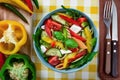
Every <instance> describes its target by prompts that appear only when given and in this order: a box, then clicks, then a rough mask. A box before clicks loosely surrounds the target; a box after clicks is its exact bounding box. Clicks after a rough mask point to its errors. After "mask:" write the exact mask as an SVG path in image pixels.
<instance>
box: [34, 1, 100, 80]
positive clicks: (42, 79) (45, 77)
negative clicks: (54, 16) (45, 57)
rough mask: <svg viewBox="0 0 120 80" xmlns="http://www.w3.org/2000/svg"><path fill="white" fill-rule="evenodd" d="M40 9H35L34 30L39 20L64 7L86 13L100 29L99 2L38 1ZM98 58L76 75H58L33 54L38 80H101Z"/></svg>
mask: <svg viewBox="0 0 120 80" xmlns="http://www.w3.org/2000/svg"><path fill="white" fill-rule="evenodd" d="M38 1H39V6H40V8H39V9H36V8H34V12H35V14H34V16H33V25H34V28H35V26H36V25H37V23H38V22H39V20H40V19H41V18H42V17H43V16H44V15H46V14H48V13H49V12H51V11H53V10H55V9H58V8H61V5H64V6H65V7H68V8H74V9H77V10H80V11H82V12H84V13H85V14H86V15H88V16H89V17H90V18H91V19H92V21H93V22H94V24H95V26H96V27H97V29H98V27H99V0H38ZM97 59H98V56H97V55H96V56H95V57H94V59H93V60H92V62H91V63H90V64H89V65H88V66H87V67H85V68H84V69H82V70H79V71H77V72H74V73H68V74H65V73H64V74H63V73H58V72H55V71H52V70H51V69H49V68H47V67H46V66H45V65H43V64H41V62H40V60H39V59H38V58H37V56H36V54H35V52H34V50H33V53H32V60H33V61H34V63H35V65H36V70H37V73H36V74H37V80H99V78H98V72H97V65H98V60H97Z"/></svg>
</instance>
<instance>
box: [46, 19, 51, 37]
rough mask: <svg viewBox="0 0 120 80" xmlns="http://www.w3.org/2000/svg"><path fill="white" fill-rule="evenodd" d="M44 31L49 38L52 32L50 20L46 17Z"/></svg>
mask: <svg viewBox="0 0 120 80" xmlns="http://www.w3.org/2000/svg"><path fill="white" fill-rule="evenodd" d="M45 31H46V33H47V34H48V36H49V37H50V38H52V32H51V20H50V19H48V20H47V21H46V22H45Z"/></svg>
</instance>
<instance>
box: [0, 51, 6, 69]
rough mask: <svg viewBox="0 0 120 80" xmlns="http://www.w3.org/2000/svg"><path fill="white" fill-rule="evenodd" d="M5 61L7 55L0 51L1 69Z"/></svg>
mask: <svg viewBox="0 0 120 80" xmlns="http://www.w3.org/2000/svg"><path fill="white" fill-rule="evenodd" d="M4 62H5V55H4V54H2V53H0V69H1V68H2V66H3V64H4Z"/></svg>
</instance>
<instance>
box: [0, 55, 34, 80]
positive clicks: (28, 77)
mask: <svg viewBox="0 0 120 80" xmlns="http://www.w3.org/2000/svg"><path fill="white" fill-rule="evenodd" d="M0 77H1V79H2V80H36V69H35V65H34V64H33V62H32V61H31V60H30V58H29V57H28V56H27V55H25V54H13V55H10V56H9V57H8V58H7V59H6V62H5V64H4V65H3V67H2V69H1V71H0Z"/></svg>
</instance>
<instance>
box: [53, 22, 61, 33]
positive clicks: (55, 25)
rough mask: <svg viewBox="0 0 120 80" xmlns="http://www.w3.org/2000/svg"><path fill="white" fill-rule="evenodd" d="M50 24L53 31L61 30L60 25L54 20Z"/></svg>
mask: <svg viewBox="0 0 120 80" xmlns="http://www.w3.org/2000/svg"><path fill="white" fill-rule="evenodd" d="M51 25H52V29H53V30H55V31H58V30H61V27H62V25H61V24H59V23H57V22H55V21H51Z"/></svg>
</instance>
